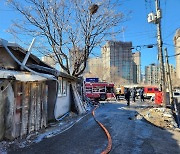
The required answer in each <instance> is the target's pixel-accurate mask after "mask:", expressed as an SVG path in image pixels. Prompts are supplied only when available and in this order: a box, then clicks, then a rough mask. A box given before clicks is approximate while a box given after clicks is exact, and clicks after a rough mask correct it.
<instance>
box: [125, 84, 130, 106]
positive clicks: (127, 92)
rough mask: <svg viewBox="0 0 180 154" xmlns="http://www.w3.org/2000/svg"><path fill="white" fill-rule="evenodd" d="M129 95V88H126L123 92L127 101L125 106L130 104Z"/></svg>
mask: <svg viewBox="0 0 180 154" xmlns="http://www.w3.org/2000/svg"><path fill="white" fill-rule="evenodd" d="M130 96H131V92H130V90H129V88H127V89H126V92H125V99H126V101H127V106H129V105H130Z"/></svg>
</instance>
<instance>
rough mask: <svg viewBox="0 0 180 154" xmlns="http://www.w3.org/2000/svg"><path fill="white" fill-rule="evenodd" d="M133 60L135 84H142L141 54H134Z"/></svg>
mask: <svg viewBox="0 0 180 154" xmlns="http://www.w3.org/2000/svg"><path fill="white" fill-rule="evenodd" d="M132 58H133V80H134V81H133V82H134V83H141V52H134V53H132Z"/></svg>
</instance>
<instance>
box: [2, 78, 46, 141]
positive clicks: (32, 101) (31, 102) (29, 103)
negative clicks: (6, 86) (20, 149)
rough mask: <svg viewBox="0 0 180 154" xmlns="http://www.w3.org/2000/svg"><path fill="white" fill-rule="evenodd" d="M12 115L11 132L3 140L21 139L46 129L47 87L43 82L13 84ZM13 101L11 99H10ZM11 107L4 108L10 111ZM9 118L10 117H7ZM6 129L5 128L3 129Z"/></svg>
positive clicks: (16, 82)
mask: <svg viewBox="0 0 180 154" xmlns="http://www.w3.org/2000/svg"><path fill="white" fill-rule="evenodd" d="M13 91H14V103H10V104H11V105H13V107H14V114H13V118H12V117H7V119H12V121H11V122H9V125H11V126H6V127H11V128H12V129H11V132H9V133H7V134H5V138H7V139H10V140H12V139H14V138H17V137H21V138H23V137H24V136H26V135H27V134H29V133H31V132H33V131H38V130H39V129H41V128H43V127H47V96H48V87H47V85H46V83H45V82H18V81H15V82H14V83H13ZM12 100H13V99H12ZM10 108H11V107H9V108H6V110H10ZM9 116H12V114H11V115H9ZM5 129H6V128H5Z"/></svg>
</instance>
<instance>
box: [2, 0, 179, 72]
mask: <svg viewBox="0 0 180 154" xmlns="http://www.w3.org/2000/svg"><path fill="white" fill-rule="evenodd" d="M160 1H161V8H162V13H163V18H162V38H163V42H164V46H163V47H167V48H168V53H169V55H174V44H173V37H174V34H175V31H176V29H177V28H180V0H160ZM122 2H123V4H122V6H121V7H120V8H119V10H120V11H128V10H131V11H132V14H131V16H130V19H129V20H128V21H127V22H125V23H123V24H122V28H123V27H124V28H125V32H124V33H122V34H121V35H120V36H118V37H116V38H115V39H116V40H117V41H132V43H133V46H137V45H147V44H155V43H157V40H156V25H155V24H151V23H148V22H147V15H148V13H150V12H155V6H154V4H155V2H154V0H122ZM17 18H21V16H20V15H18V13H17V12H15V11H13V10H12V9H11V8H9V7H8V6H7V5H5V0H0V19H1V20H0V38H3V39H6V40H8V41H11V42H18V40H16V39H15V38H14V37H13V36H11V35H10V34H8V33H7V32H6V30H7V29H8V28H9V27H10V25H11V23H12V22H11V20H12V19H17ZM31 40H32V38H30V39H29V43H30V41H31ZM104 43H105V42H104ZM135 51H136V50H133V52H135ZM96 52H97V54H100V50H99V51H96ZM98 52H99V53H98ZM141 53H142V62H141V67H142V70H144V67H145V66H146V65H149V64H151V63H158V61H157V48H156V47H154V48H153V49H147V48H141ZM169 60H170V63H171V64H173V65H174V66H175V60H174V58H170V59H169Z"/></svg>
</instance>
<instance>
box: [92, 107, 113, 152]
mask: <svg viewBox="0 0 180 154" xmlns="http://www.w3.org/2000/svg"><path fill="white" fill-rule="evenodd" d="M98 107H99V106H96V107H95V108H94V109H93V111H92V115H93V117H94V120H95V121H96V122H97V123H98V124H99V125H100V127H101V128H102V129H103V131H104V132H105V134H106V136H107V139H108V146H107V147H106V149H105V150H104V151H102V152H101V154H108V153H109V152H110V151H111V148H112V139H111V135H110V133H109V132H108V130H107V129H106V128H105V127H104V125H103V124H102V123H100V122H99V121H98V120H96V118H95V110H96V109H97V108H98Z"/></svg>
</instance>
